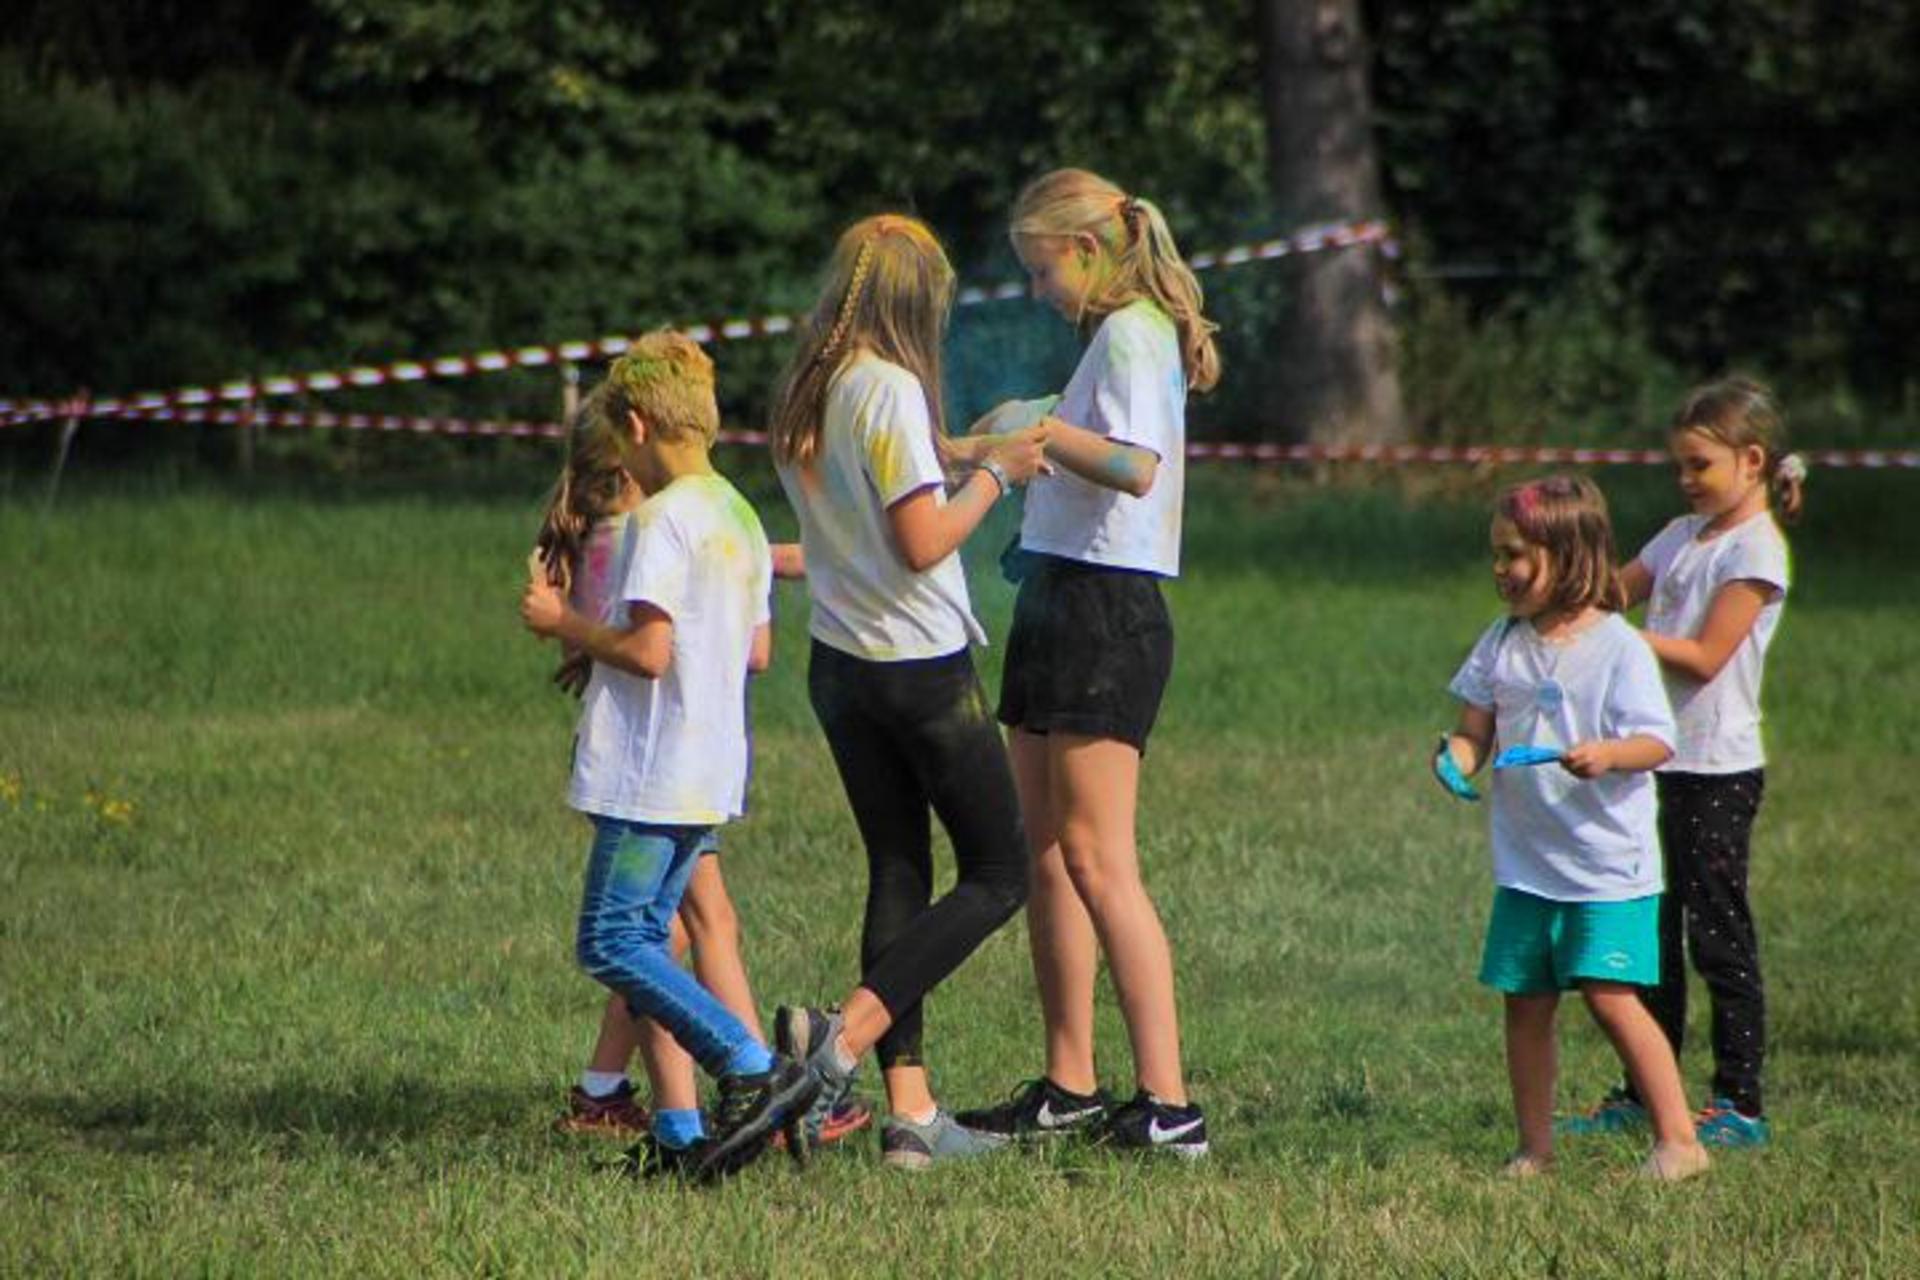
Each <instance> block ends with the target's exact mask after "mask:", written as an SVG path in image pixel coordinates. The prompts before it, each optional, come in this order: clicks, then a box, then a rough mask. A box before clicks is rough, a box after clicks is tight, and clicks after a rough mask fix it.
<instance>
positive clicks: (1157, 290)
mask: <svg viewBox="0 0 1920 1280" xmlns="http://www.w3.org/2000/svg"><path fill="white" fill-rule="evenodd" d="M1009 232H1010V234H1011V235H1013V236H1014V238H1015V239H1019V238H1021V237H1023V236H1025V237H1035V238H1059V237H1070V236H1079V235H1088V236H1091V237H1092V238H1093V239H1094V241H1095V242H1096V243H1097V244H1099V246H1100V247H1101V251H1102V252H1103V253H1104V254H1105V255H1106V257H1107V259H1108V262H1109V264H1110V266H1111V268H1112V269H1111V270H1110V271H1109V272H1108V273H1107V275H1106V278H1105V279H1103V280H1102V281H1101V282H1100V285H1099V287H1098V288H1097V289H1096V290H1095V291H1094V292H1093V293H1092V294H1090V295H1089V296H1088V297H1087V298H1086V303H1085V312H1084V314H1085V316H1087V317H1089V318H1091V319H1093V320H1095V321H1098V320H1100V319H1103V318H1105V317H1106V316H1108V315H1110V314H1112V313H1113V312H1115V311H1118V310H1120V308H1122V307H1125V306H1128V305H1130V304H1131V303H1134V302H1137V301H1139V300H1140V299H1141V298H1148V299H1151V300H1152V302H1153V303H1154V305H1155V306H1157V307H1159V308H1160V309H1161V310H1162V311H1164V312H1165V313H1166V314H1167V318H1168V319H1170V320H1172V321H1173V325H1174V330H1175V332H1176V333H1178V335H1179V338H1180V365H1181V369H1182V370H1183V371H1184V372H1185V374H1186V379H1187V386H1188V387H1190V388H1191V389H1192V390H1194V391H1208V390H1211V389H1212V388H1213V387H1214V386H1215V385H1216V384H1217V383H1218V382H1219V381H1220V352H1219V349H1218V347H1217V346H1216V345H1215V343H1214V340H1213V335H1214V332H1215V331H1216V330H1217V329H1219V327H1220V326H1219V325H1217V324H1215V323H1214V322H1213V321H1211V320H1209V319H1207V317H1206V310H1205V304H1206V295H1205V294H1204V293H1203V292H1202V290H1201V288H1200V281H1199V280H1198V279H1196V278H1195V276H1194V274H1193V271H1192V269H1191V268H1189V267H1188V266H1187V264H1186V260H1185V259H1183V258H1182V257H1181V256H1180V247H1179V245H1178V244H1176V243H1175V242H1174V238H1173V231H1172V229H1171V228H1169V227H1168V226H1167V220H1166V217H1165V215H1164V214H1162V213H1161V212H1160V208H1159V206H1158V205H1156V204H1154V203H1153V202H1152V201H1151V200H1145V199H1142V198H1141V197H1139V196H1133V195H1128V194H1127V193H1126V192H1124V191H1122V190H1121V189H1120V188H1119V187H1117V186H1115V185H1114V184H1113V183H1111V182H1109V181H1107V180H1106V179H1105V178H1102V177H1101V176H1100V175H1099V174H1097V173H1090V172H1088V171H1087V170H1085V169H1056V170H1054V171H1053V172H1052V173H1048V174H1044V175H1042V176H1041V177H1038V178H1035V179H1034V180H1033V181H1032V182H1030V183H1028V184H1027V186H1026V188H1025V189H1024V190H1023V191H1021V193H1020V195H1019V197H1018V198H1017V199H1016V200H1015V201H1014V204H1013V216H1012V219H1011V222H1010V226H1009Z"/></svg>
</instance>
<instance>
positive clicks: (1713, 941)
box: [1643, 769, 1767, 1116]
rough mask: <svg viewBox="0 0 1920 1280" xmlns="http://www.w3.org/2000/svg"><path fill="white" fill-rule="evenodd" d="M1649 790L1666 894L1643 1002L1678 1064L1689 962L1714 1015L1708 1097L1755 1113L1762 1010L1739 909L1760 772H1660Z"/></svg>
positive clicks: (1762, 778) (1756, 949)
mask: <svg viewBox="0 0 1920 1280" xmlns="http://www.w3.org/2000/svg"><path fill="white" fill-rule="evenodd" d="M1657 782H1658V786H1659V790H1660V846H1661V848H1662V849H1663V850H1664V851H1665V854H1666V865H1667V890H1666V893H1665V895H1663V896H1662V898H1661V900H1660V985H1659V986H1658V987H1653V988H1648V989H1646V990H1645V991H1644V993H1643V994H1644V998H1645V1000H1646V1004H1647V1007H1648V1008H1649V1009H1651V1010H1652V1011H1653V1016H1654V1018H1655V1019H1656V1020H1658V1021H1659V1023H1660V1027H1661V1030H1663V1031H1665V1032H1666V1033H1667V1040H1668V1041H1669V1042H1670V1043H1671V1044H1672V1045H1673V1052H1674V1056H1675V1057H1678V1056H1679V1054H1680V1042H1681V1039H1682V1038H1683V1037H1684V1036H1685V1034H1686V1028H1687V966H1686V959H1685V954H1690V955H1691V956H1692V957H1693V967H1694V968H1696V969H1698V970H1699V971H1700V976H1701V977H1702V978H1703V979H1705V981H1706V984H1707V993H1708V997H1709V1000H1710V1002H1711V1004H1712V1008H1713V1032H1712V1037H1713V1092H1714V1095H1715V1096H1716V1097H1723V1098H1726V1099H1728V1100H1729V1101H1731V1102H1732V1103H1733V1105H1734V1106H1735V1107H1736V1108H1737V1109H1738V1110H1739V1111H1740V1112H1741V1114H1743V1115H1748V1116H1758V1115H1762V1114H1764V1108H1762V1106H1761V1097H1760V1070H1761V1066H1762V1064H1763V1062H1764V1060H1765V1058H1766V1049H1767V1004H1766V989H1765V987H1764V986H1763V985H1762V984H1761V981H1760V946H1759V940H1758V938H1757V937H1756V936H1755V933H1754V928H1753V908H1752V906H1751V905H1749V903H1748V901H1747V861H1748V857H1747V850H1748V840H1749V837H1750V836H1751V835H1752V833H1753V819H1754V816H1755V815H1756V814H1758V813H1759V812H1760V796H1761V793H1762V792H1763V791H1764V790H1765V789H1766V771H1765V770H1764V769H1752V770H1749V771H1747V772H1745V773H1728V774H1704V773H1662V774H1659V775H1658V778H1657ZM1683 937H1684V939H1685V943H1686V952H1685V954H1683V953H1682V951H1681V940H1682V938H1683Z"/></svg>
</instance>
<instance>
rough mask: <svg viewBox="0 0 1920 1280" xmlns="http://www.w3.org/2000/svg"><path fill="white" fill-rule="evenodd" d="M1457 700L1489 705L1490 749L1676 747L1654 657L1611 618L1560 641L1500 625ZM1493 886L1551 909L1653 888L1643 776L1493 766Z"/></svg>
mask: <svg viewBox="0 0 1920 1280" xmlns="http://www.w3.org/2000/svg"><path fill="white" fill-rule="evenodd" d="M1448 687H1449V690H1450V691H1451V692H1452V693H1453V695H1454V696H1455V697H1457V698H1459V699H1460V700H1461V701H1462V702H1465V703H1468V704H1469V705H1471V706H1475V707H1481V708H1484V709H1491V710H1492V711H1493V716H1494V743H1493V749H1494V750H1495V751H1496V752H1497V751H1499V750H1501V749H1502V748H1505V747H1514V746H1533V747H1553V748H1555V749H1557V750H1561V751H1565V750H1567V749H1568V748H1570V747H1573V746H1576V745H1578V744H1579V743H1582V742H1591V741H1594V740H1597V739H1602V738H1630V737H1634V736H1636V735H1639V734H1646V735H1648V736H1650V737H1654V738H1658V739H1659V740H1660V741H1662V742H1664V743H1666V744H1667V745H1668V746H1672V745H1673V739H1674V727H1673V712H1672V711H1671V710H1670V709H1669V708H1668V706H1667V694H1666V690H1665V688H1664V687H1663V686H1662V685H1661V683H1660V664H1659V660H1658V659H1657V658H1655V657H1654V656H1653V650H1652V649H1651V648H1649V647H1648V645H1647V642H1646V640H1645V639H1643V638H1642V637H1641V635H1640V633H1639V632H1638V631H1636V630H1634V628H1633V626H1632V625H1631V624H1629V623H1628V622H1627V621H1626V620H1625V619H1624V618H1622V617H1620V616H1619V615H1618V614H1608V615H1607V616H1605V617H1604V618H1602V619H1600V620H1599V621H1598V622H1595V623H1593V624H1592V625H1591V626H1588V627H1587V628H1585V629H1584V630H1583V631H1581V632H1579V633H1578V634H1576V635H1574V636H1571V637H1569V638H1568V639H1567V640H1565V641H1564V642H1560V643H1549V642H1548V641H1545V640H1542V639H1541V638H1540V635H1539V633H1538V632H1536V631H1535V630H1534V629H1533V624H1532V623H1531V622H1527V621H1524V620H1521V619H1515V618H1502V619H1501V620H1500V621H1498V622H1496V623H1494V624H1493V625H1492V626H1491V627H1489V628H1487V630H1486V632H1485V633H1484V634H1483V635H1482V636H1481V637H1480V641H1479V643H1478V644H1476V645H1474V647H1473V652H1472V653H1471V654H1469V655H1468V657H1467V660H1466V663H1465V664H1464V665H1462V666H1461V668H1460V670H1459V672H1458V674H1456V675H1455V676H1454V678H1453V683H1452V684H1451V685H1450V686H1448ZM1488 776H1489V779H1490V781H1489V783H1488V788H1489V794H1490V796H1491V806H1490V807H1491V809H1492V814H1491V819H1490V821H1491V825H1492V831H1493V879H1494V883H1495V884H1498V885H1500V886H1501V887H1503V888H1508V889H1519V890H1521V891H1523V892H1526V893H1531V894H1534V895H1536V896H1538V897H1542V898H1550V899H1552V900H1554V901H1556V902H1620V901H1625V900H1626V899H1629V898H1643V897H1646V896H1647V895H1648V894H1651V893H1658V892H1660V888H1661V871H1660V832H1659V828H1658V825H1657V815H1658V807H1657V805H1658V802H1657V800H1656V799H1655V795H1654V785H1653V775H1652V774H1650V773H1608V774H1603V775H1602V776H1600V777H1598V778H1594V779H1591V780H1584V779H1581V778H1576V777H1575V776H1574V775H1573V774H1571V773H1569V772H1568V771H1567V770H1565V769H1564V768H1562V767H1561V766H1559V765H1558V764H1543V765H1535V766H1532V767H1530V768H1518V769H1494V770H1490V771H1489V775H1488Z"/></svg>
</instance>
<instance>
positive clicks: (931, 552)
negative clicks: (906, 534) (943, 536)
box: [900, 542, 947, 573]
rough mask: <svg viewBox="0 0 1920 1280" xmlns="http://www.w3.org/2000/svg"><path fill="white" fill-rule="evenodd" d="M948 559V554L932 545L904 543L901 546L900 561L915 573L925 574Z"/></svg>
mask: <svg viewBox="0 0 1920 1280" xmlns="http://www.w3.org/2000/svg"><path fill="white" fill-rule="evenodd" d="M946 558H947V552H945V551H942V550H941V549H940V548H938V547H936V546H934V545H933V544H931V543H924V542H902V543H901V544H900V559H901V560H902V561H904V562H905V563H906V566H907V568H909V569H911V570H913V571H914V572H915V573H925V572H926V571H927V570H929V569H931V568H933V566H935V565H937V564H939V563H940V562H941V561H942V560H945V559H946Z"/></svg>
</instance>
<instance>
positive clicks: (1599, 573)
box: [1493, 475, 1627, 613]
mask: <svg viewBox="0 0 1920 1280" xmlns="http://www.w3.org/2000/svg"><path fill="white" fill-rule="evenodd" d="M1493 509H1494V512H1495V513H1496V514H1498V515H1500V516H1503V517H1505V518H1506V519H1507V520H1509V521H1511V522H1512V523H1513V527H1514V528H1515V529H1517V530H1519V532H1520V536H1521V537H1522V538H1523V539H1525V540H1526V542H1527V545H1528V546H1533V547H1539V548H1540V549H1541V550H1542V551H1543V552H1545V553H1546V557H1547V575H1548V577H1549V578H1550V579H1551V581H1552V587H1553V590H1552V593H1551V594H1550V596H1549V597H1548V600H1547V608H1549V609H1553V610H1556V611H1561V610H1564V611H1567V612H1573V611H1577V610H1580V609H1584V608H1586V607H1587V606H1588V605H1592V606H1594V607H1595V608H1597V609H1605V610H1606V611H1607V612H1609V613H1619V612H1620V611H1621V610H1623V609H1625V608H1626V607H1627V591H1626V587H1625V585H1624V584H1622V583H1621V581H1620V571H1619V569H1618V567H1617V560H1616V558H1615V556H1614V553H1613V521H1612V520H1611V519H1610V518H1609V517H1608V515H1607V498H1606V495H1605V494H1603V493H1601V492H1600V486H1599V485H1596V484H1595V483H1594V482H1593V481H1591V480H1589V479H1587V478H1586V477H1585V476H1574V475H1558V476H1547V477H1546V478H1544V479H1541V480H1529V481H1526V482H1525V483H1524V484H1516V485H1513V486H1511V487H1509V488H1507V489H1505V490H1503V491H1502V492H1501V494H1500V497H1499V498H1498V499H1497V500H1496V501H1495V503H1494V508H1493Z"/></svg>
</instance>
